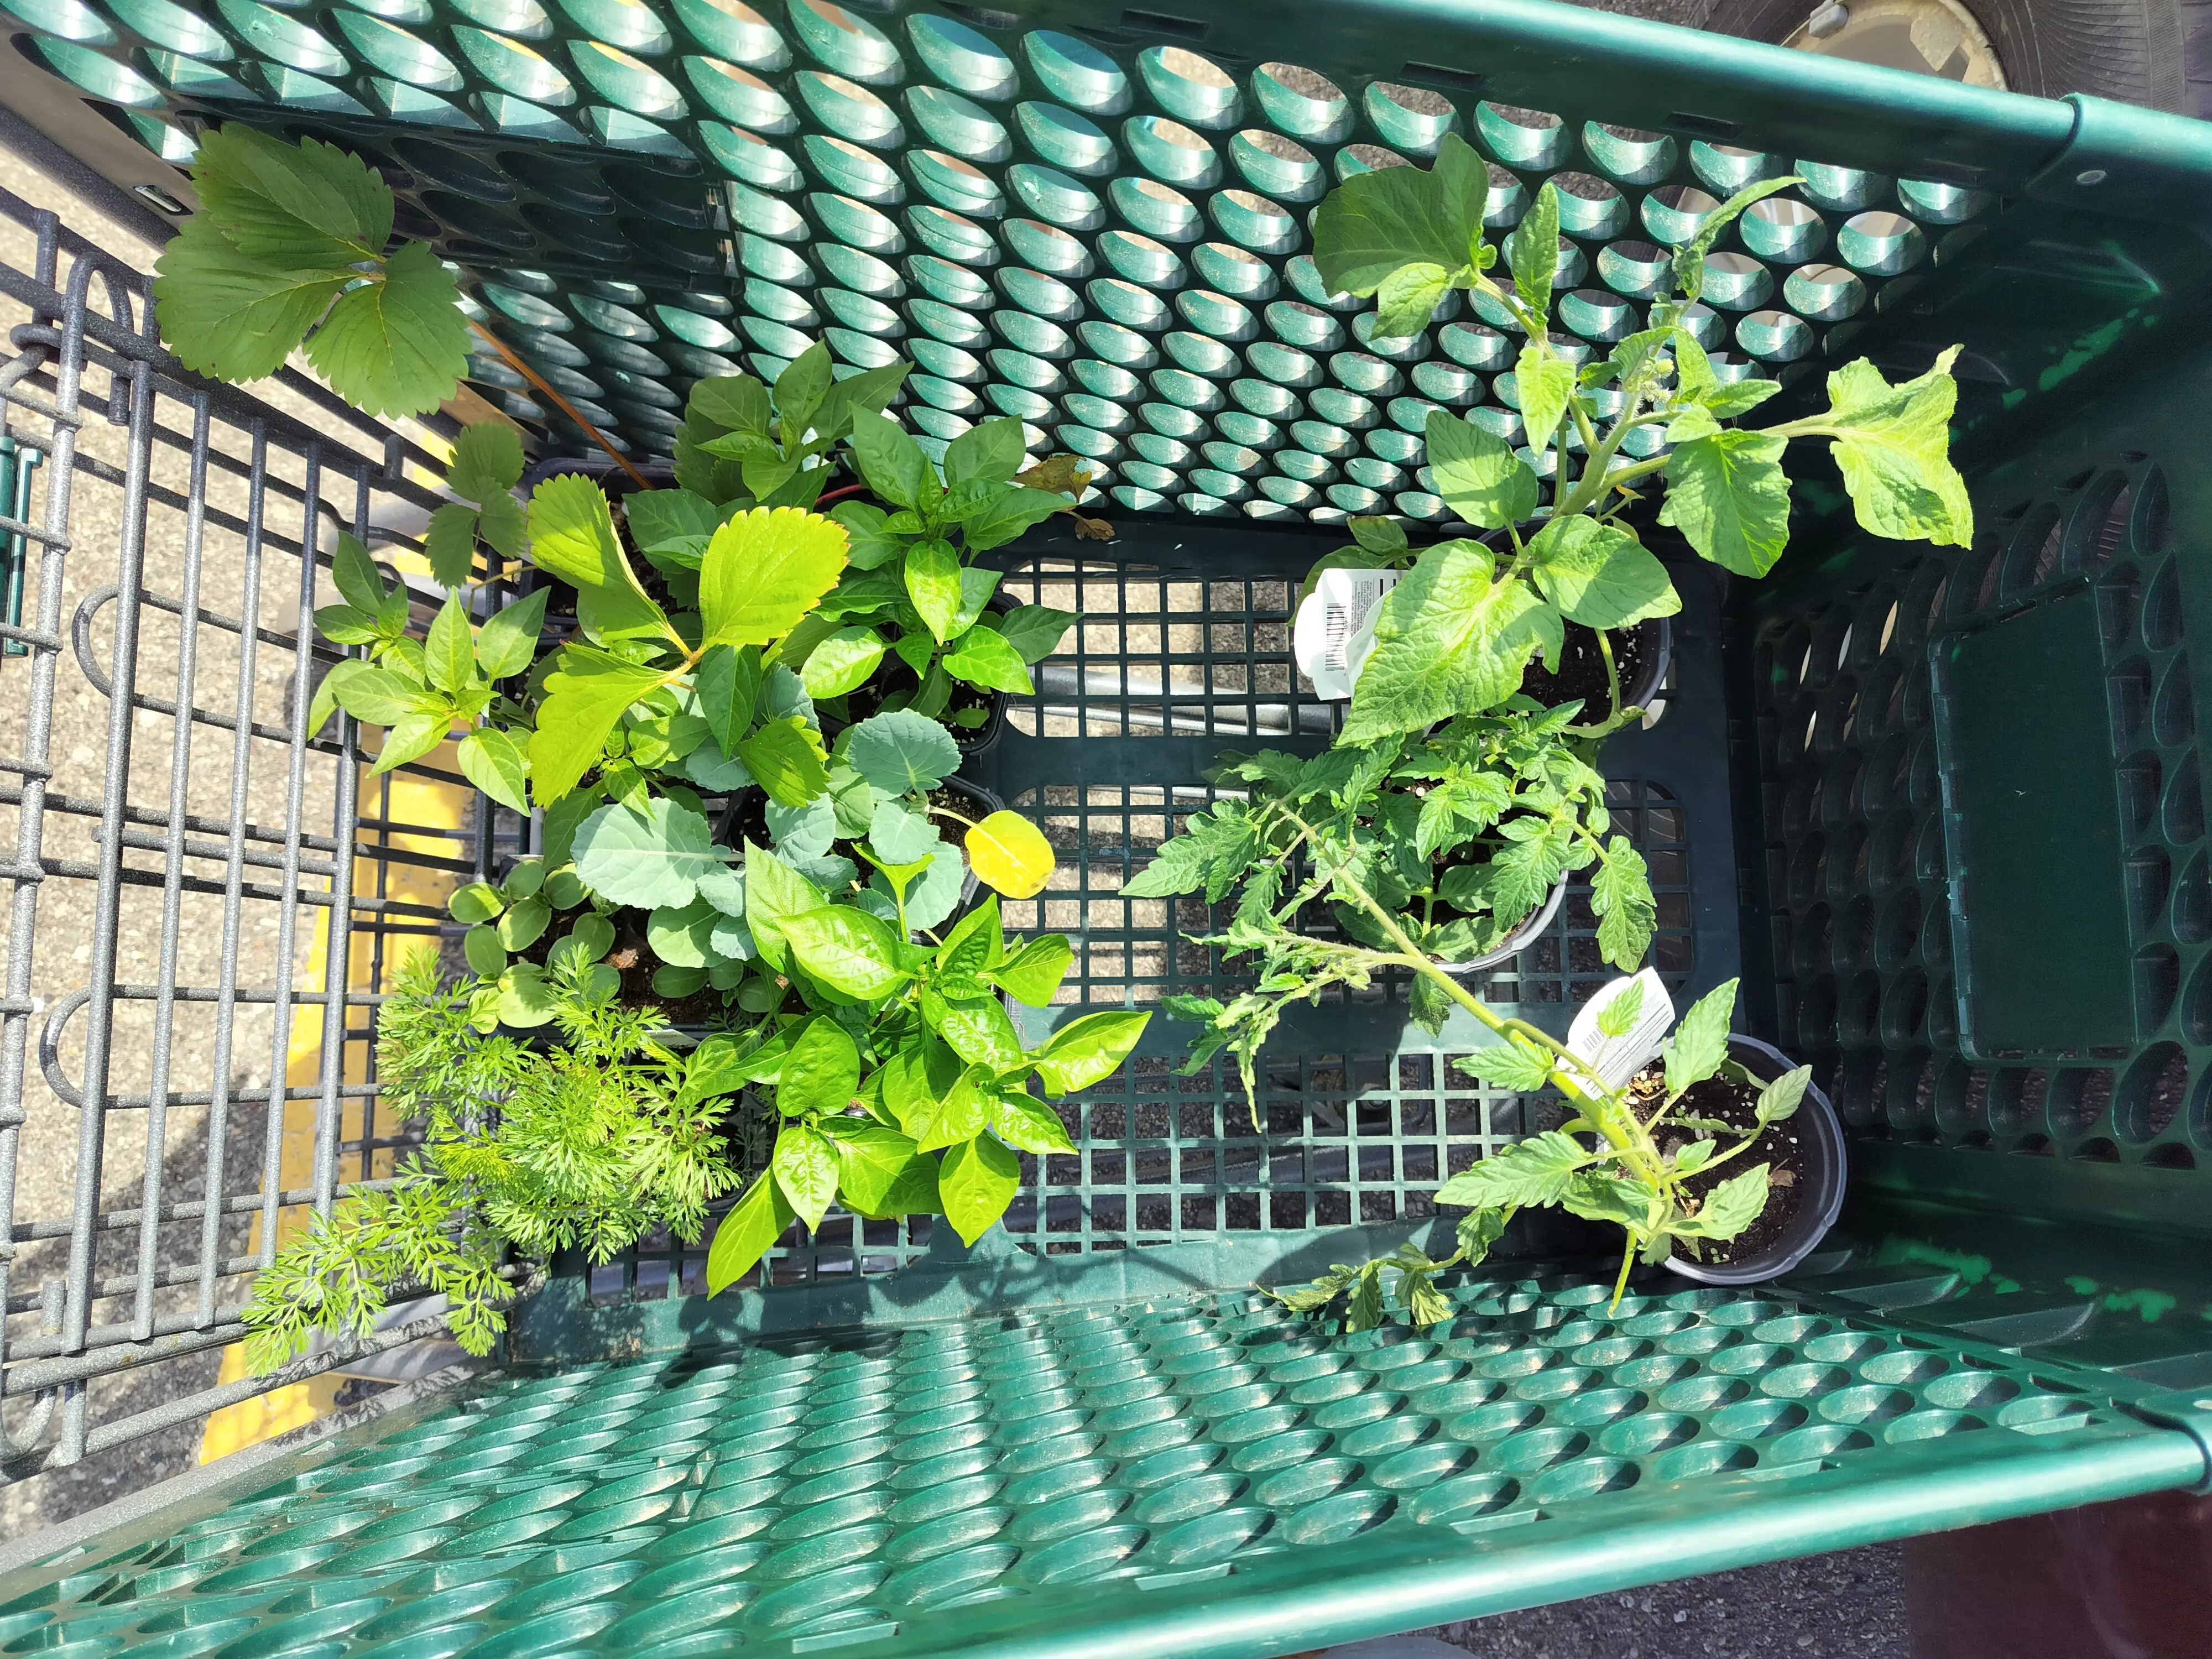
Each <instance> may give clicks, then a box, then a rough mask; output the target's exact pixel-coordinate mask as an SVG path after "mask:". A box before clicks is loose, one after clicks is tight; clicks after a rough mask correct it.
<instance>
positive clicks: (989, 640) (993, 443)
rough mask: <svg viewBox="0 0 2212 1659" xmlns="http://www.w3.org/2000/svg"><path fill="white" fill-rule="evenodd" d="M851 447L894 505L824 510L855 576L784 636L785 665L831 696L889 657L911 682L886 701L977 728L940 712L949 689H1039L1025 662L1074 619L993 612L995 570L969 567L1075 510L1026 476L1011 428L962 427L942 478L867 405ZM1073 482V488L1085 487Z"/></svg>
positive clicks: (1066, 614) (1036, 609) (978, 718)
mask: <svg viewBox="0 0 2212 1659" xmlns="http://www.w3.org/2000/svg"><path fill="white" fill-rule="evenodd" d="M852 453H853V459H854V463H855V465H857V466H858V467H859V469H860V476H861V477H864V478H865V479H866V481H867V484H868V488H869V489H872V490H873V491H874V492H875V494H876V495H877V496H878V497H879V498H880V499H881V500H883V501H888V502H890V510H886V509H885V508H884V507H878V506H873V505H871V504H869V503H866V502H863V501H846V502H842V503H841V504H840V505H838V506H837V507H833V508H832V509H831V516H832V517H834V518H835V519H836V520H837V521H838V522H839V523H840V524H842V525H843V526H845V528H846V530H847V531H848V532H849V533H850V535H851V537H852V570H851V571H850V572H849V573H848V574H847V575H846V577H845V579H844V580H842V581H841V582H840V583H839V584H838V586H837V587H836V590H835V591H834V592H831V593H830V594H829V597H828V598H827V599H824V600H823V605H822V608H821V610H820V611H818V612H817V614H816V616H815V617H814V618H813V619H812V621H811V622H810V623H809V624H808V626H807V627H806V629H804V630H802V631H801V633H800V634H799V636H798V637H797V638H796V639H794V640H793V641H792V643H791V647H790V650H789V657H790V659H791V660H793V662H796V663H803V665H804V670H803V671H804V672H805V678H806V686H807V690H809V691H810V692H811V693H812V694H813V695H814V696H817V697H818V698H822V699H824V700H828V699H832V698H840V697H843V696H847V695H848V694H850V693H852V692H854V691H857V690H860V688H861V687H862V686H864V685H866V684H868V683H869V682H870V681H871V680H872V679H873V678H875V677H876V676H877V674H878V671H879V670H881V669H882V667H883V666H884V660H885V658H886V656H887V655H888V656H890V658H891V659H893V660H895V661H896V662H900V663H903V664H904V665H905V666H906V667H907V669H908V671H911V672H912V674H913V676H914V679H915V684H914V686H913V687H912V688H911V689H910V690H904V691H896V692H892V693H890V694H889V695H887V696H884V697H883V698H882V699H881V706H882V707H884V708H911V709H913V710H915V712H916V713H918V714H927V715H928V716H930V717H931V718H933V719H938V718H950V719H951V720H952V721H953V722H954V723H955V724H972V725H978V726H980V725H981V723H982V721H983V720H984V719H985V718H986V713H985V711H984V710H983V709H981V708H969V709H955V710H952V711H951V714H950V715H949V716H948V715H947V708H948V705H949V704H950V702H951V698H952V694H953V685H954V682H956V681H960V682H964V683H966V684H969V685H972V686H975V687H978V688H979V689H981V690H985V691H1006V692H1018V693H1022V694H1024V695H1026V694H1028V693H1030V692H1032V691H1034V690H1036V684H1035V683H1034V682H1033V681H1032V680H1031V678H1030V665H1031V664H1032V663H1035V662H1037V661H1039V660H1041V659H1043V658H1044V657H1046V656H1047V655H1048V654H1050V653H1051V652H1052V651H1053V650H1054V648H1055V647H1057V646H1058V645H1059V643H1060V638H1061V636H1062V635H1065V634H1066V632H1067V629H1068V625H1069V624H1070V623H1073V622H1074V621H1075V616H1074V613H1073V612H1071V611H1056V610H1054V609H1053V608H1052V607H1051V606H1049V605H1024V606H1022V607H1020V608H1019V609H1018V610H1015V611H1008V612H1006V613H1004V614H1003V615H1002V614H1000V613H999V612H997V611H993V610H991V609H990V608H989V606H990V600H991V597H992V595H993V594H994V592H996V591H997V589H998V585H999V576H998V574H997V573H996V572H995V571H988V570H982V569H979V568H976V567H975V565H974V564H973V563H972V562H971V561H972V560H973V559H974V558H975V556H976V555H977V554H979V553H983V552H987V551H988V550H991V549H992V548H994V547H1000V546H1003V545H1005V544H1006V543H1008V542H1010V541H1012V540H1013V539H1014V538H1016V537H1017V536H1019V535H1020V534H1021V533H1022V532H1024V531H1026V530H1028V529H1029V528H1030V527H1031V526H1034V525H1036V524H1039V523H1042V521H1043V520H1046V519H1048V518H1050V517H1051V516H1052V515H1053V514H1054V513H1072V512H1073V511H1074V505H1073V501H1072V500H1071V499H1070V498H1069V496H1068V495H1063V494H1061V493H1060V491H1059V490H1058V489H1037V488H1035V487H1033V486H1032V485H1031V484H1029V483H1023V482H1022V477H1024V476H1026V475H1025V474H1024V468H1025V465H1026V460H1027V458H1026V456H1025V454H1024V449H1023V441H1022V423H1021V422H1019V421H1016V420H1012V419H1006V420H995V421H985V422H981V423H980V424H978V425H975V426H973V427H970V428H969V429H968V430H967V431H965V432H963V433H962V434H961V435H959V436H958V437H957V438H955V439H954V440H953V441H951V444H950V445H949V446H947V447H946V449H945V465H944V469H943V471H942V472H941V473H940V472H939V469H938V468H937V466H936V465H933V463H932V462H931V460H930V459H929V457H928V455H927V453H925V452H924V451H923V449H922V447H921V445H919V444H917V443H916V442H915V441H914V440H913V439H912V438H911V437H909V436H908V435H907V434H906V433H905V432H904V431H902V429H901V428H900V427H899V425H898V423H897V422H895V421H893V420H891V419H890V417H889V416H884V415H881V414H877V413H873V412H865V411H864V412H862V413H860V414H858V415H856V416H854V421H853V429H852ZM1032 471H1034V470H1032ZM1065 472H1066V470H1065V469H1062V470H1061V473H1060V474H1052V475H1047V477H1046V481H1047V482H1051V481H1052V479H1053V478H1054V477H1060V476H1061V475H1062V474H1065ZM1068 476H1069V480H1070V487H1072V488H1073V489H1080V488H1081V480H1079V479H1074V478H1073V477H1072V475H1068Z"/></svg>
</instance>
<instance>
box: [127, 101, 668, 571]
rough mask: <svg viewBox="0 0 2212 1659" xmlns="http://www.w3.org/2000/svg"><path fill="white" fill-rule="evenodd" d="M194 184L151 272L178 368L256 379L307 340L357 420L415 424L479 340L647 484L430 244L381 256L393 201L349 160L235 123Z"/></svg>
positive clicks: (209, 138) (210, 138) (204, 144)
mask: <svg viewBox="0 0 2212 1659" xmlns="http://www.w3.org/2000/svg"><path fill="white" fill-rule="evenodd" d="M192 187H193V189H194V191H196V192H197V195H198V197H199V198H200V205H199V210H198V211H197V213H195V214H193V215H192V216H191V218H189V219H187V220H186V221H185V223H184V225H183V227H182V228H180V229H179V233H178V234H177V235H176V237H175V238H174V239H173V240H172V241H171V242H170V243H169V245H168V246H167V248H165V249H164V250H163V251H162V252H161V258H159V259H158V260H157V261H156V262H155V267H154V270H155V280H154V306H155V321H156V322H157V323H158V324H159V325H160V327H161V337H162V339H163V340H164V341H166V342H167V344H168V346H169V349H171V350H172V351H173V352H175V353H176V355H177V357H178V360H179V362H182V363H183V364H184V365H185V367H186V368H193V369H197V370H198V371H199V372H200V373H201V374H210V375H213V376H214V377H215V378H216V379H217V380H231V381H244V380H260V379H262V378H264V376H267V375H270V374H275V373H276V371H277V370H278V369H280V368H283V366H284V360H285V359H286V358H287V357H288V356H290V355H291V353H292V352H293V351H294V350H295V349H297V348H299V347H300V346H301V345H302V343H304V344H305V347H306V349H307V362H308V364H309V365H310V366H311V367H312V368H313V369H314V371H315V372H316V373H317V374H320V375H321V376H322V377H323V379H324V380H326V381H327V382H329V384H330V386H331V390H333V391H334V392H337V394H338V396H340V397H341V398H344V399H345V400H346V401H347V402H348V403H349V404H353V405H354V407H356V409H361V410H367V411H368V413H369V414H372V415H382V416H396V415H420V414H422V413H424V412H425V411H427V410H433V409H435V408H437V407H438V406H439V405H440V404H443V403H445V402H446V401H447V399H449V398H452V397H453V394H454V392H455V391H456V390H457V389H458V388H459V385H460V380H461V376H462V375H463V374H465V373H466V372H467V369H468V360H469V337H470V336H471V334H474V335H475V336H476V337H477V339H478V340H480V341H482V342H483V343H484V344H486V345H489V347H491V348H492V349H493V350H494V351H495V352H497V353H498V354H499V356H501V357H502V358H504V359H505V360H506V362H507V367H508V368H511V369H512V370H513V371H514V372H515V373H517V374H520V375H521V376H522V377H523V378H524V379H525V380H527V381H528V382H529V383H530V384H531V385H532V386H533V387H535V388H536V389H537V392H538V395H539V396H541V397H543V398H544V399H545V400H546V401H547V402H548V403H550V404H552V405H553V406H554V407H555V408H556V409H558V410H560V411H561V412H562V414H563V415H566V416H568V418H569V419H570V420H572V421H574V422H575V423H576V425H577V426H578V427H580V428H581V429H582V430H583V432H584V434H585V435H586V437H588V438H590V439H591V441H592V442H593V443H595V444H597V445H598V446H599V448H600V449H601V450H602V451H604V452H605V453H606V455H607V457H608V459H611V461H613V462H614V464H615V465H617V466H618V467H620V468H621V469H622V470H623V471H625V472H627V473H628V474H629V477H630V480H631V482H632V483H635V484H636V485H637V486H638V487H639V488H640V489H643V488H644V487H645V475H644V474H643V473H641V472H640V471H638V470H637V468H636V466H635V465H633V464H632V463H631V461H630V459H629V457H628V456H626V455H624V454H623V453H622V451H621V450H620V449H619V448H617V447H616V446H615V444H614V443H613V441H611V440H610V439H609V438H608V437H607V435H605V433H603V432H601V431H600V430H599V428H597V427H595V426H593V425H592V423H591V422H589V421H588V420H586V419H585V418H584V416H583V415H582V413H581V412H580V411H579V410H578V409H577V408H576V406H575V405H574V404H572V403H570V402H569V401H568V398H565V397H563V396H562V394H561V392H560V390H559V388H558V387H556V386H552V385H550V383H549V382H548V381H547V380H545V377H544V375H542V374H538V371H537V370H536V369H534V368H531V366H530V365H529V364H528V363H527V362H524V361H523V360H522V359H521V358H520V357H519V356H516V355H515V354H514V352H513V350H512V349H509V348H508V347H507V345H506V343H503V342H502V341H501V339H500V338H499V337H498V336H497V335H495V334H494V333H493V332H492V331H490V330H489V328H487V327H485V326H484V325H483V323H482V322H480V321H477V319H475V318H474V317H471V315H469V314H468V313H467V311H466V310H465V309H464V301H462V298H461V291H460V285H459V283H458V282H457V281H456V279H455V276H454V272H453V269H452V268H451V267H449V266H447V265H446V264H444V263H442V262H441V260H440V259H439V258H438V257H437V254H436V253H435V252H434V251H433V250H432V248H431V246H430V245H429V244H428V242H412V241H404V242H402V243H400V244H399V245H398V246H397V247H393V248H391V249H389V251H387V249H386V244H387V243H389V242H390V241H391V240H392V220H393V216H394V211H395V210H394V204H393V200H392V188H391V186H390V185H386V183H385V182H384V179H383V178H382V176H381V175H380V174H379V173H377V172H376V171H375V170H374V169H373V168H371V167H368V165H367V164H366V163H364V162H363V161H362V160H361V159H360V158H359V157H358V156H356V155H352V154H350V153H349V152H348V151H346V150H343V149H339V148H337V146H336V145H334V144H326V143H323V142H322V141H321V140H319V139H315V138H307V139H302V140H301V142H300V143H297V144H287V143H281V142H279V141H278V140H276V139H274V138H270V137H265V136H264V135H263V134H261V133H258V132H256V131H253V130H252V128H251V127H248V126H246V125H242V124H240V123H238V122H231V123H229V124H228V125H224V126H222V127H220V128H210V129H207V130H205V131H203V132H202V133H201V134H200V137H199V142H198V149H197V154H196V155H195V156H194V158H193V164H192ZM471 499H472V500H481V499H482V498H481V497H477V496H471ZM499 527H500V526H498V525H497V524H490V525H488V526H487V532H488V534H489V533H495V532H497V530H498V529H499ZM457 585H458V584H456V583H453V582H448V583H447V586H457Z"/></svg>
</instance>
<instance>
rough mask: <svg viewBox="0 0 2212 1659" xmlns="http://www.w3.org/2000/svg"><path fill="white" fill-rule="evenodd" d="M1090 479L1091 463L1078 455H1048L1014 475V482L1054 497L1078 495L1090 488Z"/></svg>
mask: <svg viewBox="0 0 2212 1659" xmlns="http://www.w3.org/2000/svg"><path fill="white" fill-rule="evenodd" d="M1014 482H1015V483H1018V484H1026V485H1028V486H1029V487H1030V489H1048V490H1050V491H1051V492H1052V493H1053V494H1054V495H1081V494H1082V493H1083V492H1084V491H1085V489H1089V488H1090V485H1091V463H1090V462H1088V461H1086V460H1085V459H1083V457H1081V456H1080V455H1048V456H1046V457H1045V458H1044V459H1042V460H1041V461H1039V462H1038V463H1037V464H1036V465H1035V466H1033V467H1030V469H1029V470H1028V471H1024V472H1017V473H1016V474H1014Z"/></svg>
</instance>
